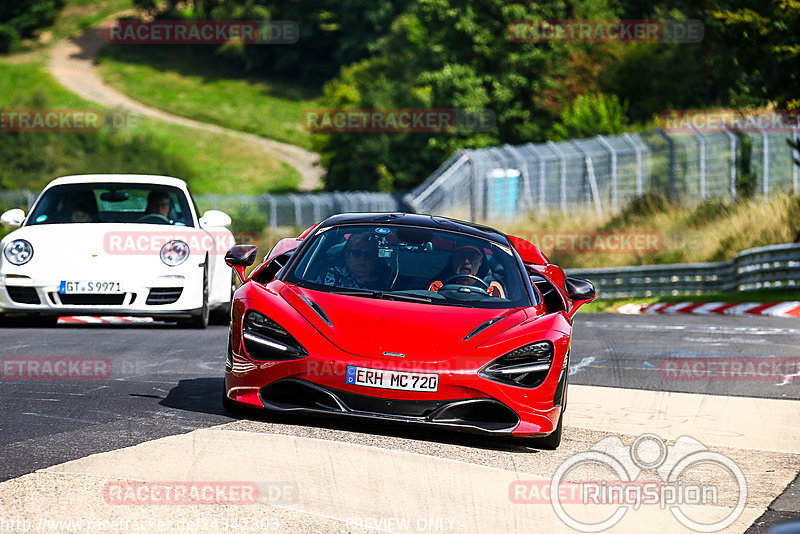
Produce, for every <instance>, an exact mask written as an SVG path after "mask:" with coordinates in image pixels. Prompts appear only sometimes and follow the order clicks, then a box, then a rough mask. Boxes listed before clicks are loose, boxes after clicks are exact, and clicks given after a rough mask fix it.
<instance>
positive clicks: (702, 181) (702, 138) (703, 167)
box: [689, 124, 706, 200]
mask: <svg viewBox="0 0 800 534" xmlns="http://www.w3.org/2000/svg"><path fill="white" fill-rule="evenodd" d="M689 128H691V130H692V131H693V132H694V134H695V135H696V136H697V140H698V142H699V143H700V198H702V199H703V200H705V199H706V137H705V136H704V135H703V134H702V133H700V130H698V129H697V128H695V127H694V124H689Z"/></svg>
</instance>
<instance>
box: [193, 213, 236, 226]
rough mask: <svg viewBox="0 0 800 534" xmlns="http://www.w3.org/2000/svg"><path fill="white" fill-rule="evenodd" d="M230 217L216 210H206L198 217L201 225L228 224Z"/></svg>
mask: <svg viewBox="0 0 800 534" xmlns="http://www.w3.org/2000/svg"><path fill="white" fill-rule="evenodd" d="M230 224H231V218H230V216H229V215H228V214H227V213H224V212H222V211H218V210H208V211H207V212H205V213H204V214H203V216H202V217H201V218H200V225H201V226H210V227H219V226H230Z"/></svg>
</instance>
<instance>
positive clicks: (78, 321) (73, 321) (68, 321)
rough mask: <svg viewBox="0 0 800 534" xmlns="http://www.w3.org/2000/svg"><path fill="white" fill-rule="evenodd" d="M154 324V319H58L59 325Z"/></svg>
mask: <svg viewBox="0 0 800 534" xmlns="http://www.w3.org/2000/svg"><path fill="white" fill-rule="evenodd" d="M152 322H153V318H152V317H113V316H110V315H103V316H100V317H96V316H91V315H69V316H65V317H59V318H58V324H133V323H152Z"/></svg>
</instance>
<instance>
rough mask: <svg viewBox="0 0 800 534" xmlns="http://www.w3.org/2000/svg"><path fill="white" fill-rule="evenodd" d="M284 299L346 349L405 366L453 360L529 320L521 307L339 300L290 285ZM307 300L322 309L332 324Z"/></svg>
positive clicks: (330, 339) (353, 298)
mask: <svg viewBox="0 0 800 534" xmlns="http://www.w3.org/2000/svg"><path fill="white" fill-rule="evenodd" d="M281 296H282V297H283V298H285V299H286V301H287V302H289V304H291V305H292V307H293V308H294V309H296V310H297V311H298V312H299V313H301V314H302V315H303V317H305V318H306V319H307V320H308V321H309V322H310V323H311V324H312V325H314V327H315V328H316V329H317V330H318V331H319V332H320V333H321V334H322V335H324V336H325V337H326V338H328V340H329V341H330V342H331V343H333V344H334V345H336V346H338V347H339V348H340V349H342V350H344V351H346V352H349V353H351V354H357V355H360V356H368V357H374V358H381V359H386V358H387V355H385V354H384V353H385V352H390V353H396V354H404V355H405V356H404V360H405V361H411V360H413V361H440V360H444V359H448V358H450V357H452V356H455V355H457V354H459V353H461V352H463V351H465V350H468V349H470V348H472V347H474V346H476V345H477V344H479V343H481V342H483V341H485V340H486V339H487V337H491V336H493V335H496V334H498V333H500V332H502V331H504V330H507V329H508V328H510V327H512V326H515V325H517V324H519V323H520V322H522V321H523V320H525V318H526V315H525V312H524V311H523V310H522V309H520V308H514V309H500V310H495V309H481V308H462V307H455V306H437V305H431V304H418V303H414V302H400V301H393V300H381V299H371V298H365V297H352V296H344V295H334V294H332V293H326V292H324V291H314V290H310V289H304V288H299V287H296V286H286V287H285V289H284V290H283V291H282V292H281ZM302 297H305V298H306V299H308V300H310V301H312V302H313V303H314V304H316V305H317V306H318V307H319V309H320V310H321V311H322V312H323V313H324V314H325V316H326V317H327V318H328V319H329V321H330V323H331V324H330V325H328V324H327V323H326V322H325V320H324V319H322V317H321V316H320V315H319V313H317V312H316V311H314V309H313V308H312V307H311V305H309V304H308V303H307V302H306V301H305V300H303V298H302ZM498 317H505V319H503V320H502V321H498V322H497V323H495V324H494V325H492V326H490V327H489V328H487V329H486V330H484V331H482V332H481V333H480V334H476V335H475V336H474V337H472V338H470V339H469V340H466V341H465V340H464V337H465V336H467V334H469V333H470V332H472V331H473V330H475V329H476V328H477V327H478V326H480V325H482V324H483V323H485V322H486V321H489V320H492V319H496V318H498ZM389 357H399V356H391V355H389Z"/></svg>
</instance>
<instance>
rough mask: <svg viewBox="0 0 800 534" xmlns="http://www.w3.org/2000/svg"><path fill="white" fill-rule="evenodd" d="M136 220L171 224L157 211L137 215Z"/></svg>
mask: <svg viewBox="0 0 800 534" xmlns="http://www.w3.org/2000/svg"><path fill="white" fill-rule="evenodd" d="M138 222H154V223H161V224H172V221H170V220H169V219H167V218H166V217H164V216H163V215H160V214H158V213H148V214H147V215H143V216H142V217H139V219H138Z"/></svg>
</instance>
